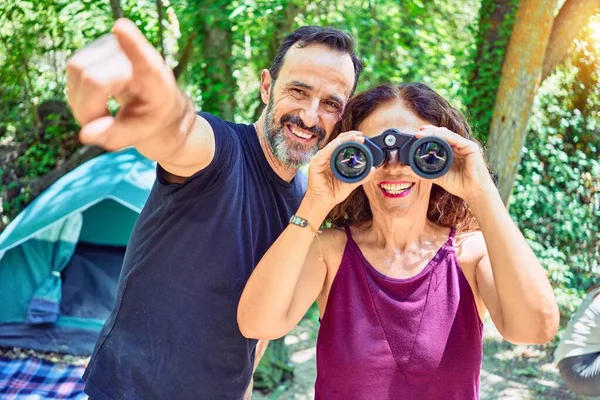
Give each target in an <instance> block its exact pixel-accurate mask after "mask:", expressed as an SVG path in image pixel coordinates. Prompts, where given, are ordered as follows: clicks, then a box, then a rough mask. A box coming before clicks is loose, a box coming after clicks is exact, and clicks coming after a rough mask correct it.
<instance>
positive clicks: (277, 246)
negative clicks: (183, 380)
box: [237, 131, 372, 339]
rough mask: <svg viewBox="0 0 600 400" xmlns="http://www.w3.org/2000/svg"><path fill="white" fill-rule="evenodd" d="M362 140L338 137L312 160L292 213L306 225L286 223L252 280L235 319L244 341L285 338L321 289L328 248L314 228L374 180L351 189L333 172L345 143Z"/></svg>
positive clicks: (357, 134)
mask: <svg viewBox="0 0 600 400" xmlns="http://www.w3.org/2000/svg"><path fill="white" fill-rule="evenodd" d="M363 140H364V138H363V137H362V134H361V133H360V132H356V131H351V132H346V133H343V134H340V135H339V136H338V137H337V138H336V139H335V140H333V141H332V142H331V143H329V144H328V145H327V146H325V147H324V148H323V149H322V150H320V151H319V152H318V153H317V154H316V155H315V156H314V157H313V158H312V160H311V163H310V168H309V171H308V188H307V190H306V195H305V197H304V200H302V203H301V204H300V207H299V208H298V211H297V212H296V215H298V216H300V217H302V218H304V219H306V220H307V221H308V223H309V224H310V226H307V227H300V226H297V225H294V224H290V225H289V226H288V227H287V228H286V229H285V230H284V231H283V233H282V234H281V236H279V238H278V239H277V240H276V241H275V243H274V244H273V245H272V246H271V248H270V249H269V251H267V253H266V254H265V255H264V256H263V258H262V259H261V260H260V263H259V264H258V266H257V267H256V269H255V270H254V272H253V273H252V276H250V279H249V280H248V283H247V284H246V287H245V288H244V292H243V293H242V297H241V299H240V303H239V305H238V314H237V319H238V325H239V327H240V331H241V332H242V334H243V335H244V336H246V337H248V338H256V339H276V338H279V337H281V336H283V335H285V334H286V333H288V332H289V331H290V330H291V329H292V328H293V327H294V326H295V325H296V324H297V323H298V322H299V321H300V319H301V318H302V317H303V316H304V314H305V313H306V311H307V310H308V308H309V307H310V306H311V304H312V303H313V302H314V301H315V300H316V299H317V297H318V295H319V293H320V292H321V291H322V290H323V285H324V283H325V278H326V276H327V267H326V264H325V263H324V262H323V261H321V260H320V258H321V259H322V258H323V256H324V255H326V253H325V252H327V251H329V250H330V249H329V248H326V247H325V246H323V244H324V243H321V238H320V237H319V236H315V235H316V229H318V228H319V226H320V225H321V223H322V221H323V220H324V219H325V217H326V216H327V214H328V213H329V211H330V210H331V209H332V208H333V207H334V206H335V205H336V204H338V203H339V202H341V201H342V200H344V199H345V198H346V197H348V195H349V194H350V193H351V192H352V190H354V189H355V188H356V187H358V186H359V185H360V184H362V183H364V182H367V181H368V180H369V179H370V178H371V177H372V174H371V175H369V177H367V178H366V179H365V180H363V181H361V182H360V183H354V184H348V183H344V182H341V181H339V180H338V179H336V178H334V177H333V174H332V173H331V168H330V166H329V165H330V158H331V154H332V153H333V151H334V150H335V148H337V147H338V146H339V145H340V144H342V143H344V142H347V141H358V142H362V141H363ZM371 173H372V171H371Z"/></svg>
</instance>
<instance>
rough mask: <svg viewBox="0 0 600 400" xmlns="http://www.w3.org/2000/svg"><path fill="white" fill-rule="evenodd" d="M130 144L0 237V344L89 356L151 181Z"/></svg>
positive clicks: (151, 170) (50, 194)
mask: <svg viewBox="0 0 600 400" xmlns="http://www.w3.org/2000/svg"><path fill="white" fill-rule="evenodd" d="M155 175H156V174H155V165H154V163H152V162H151V161H150V160H148V159H146V158H144V157H143V156H141V155H140V154H139V153H138V152H137V151H135V150H134V149H126V150H123V151H120V152H115V153H107V154H103V155H101V156H99V157H96V158H94V159H92V160H90V161H88V162H86V163H85V164H83V165H81V166H79V167H78V168H77V169H75V170H73V171H71V172H70V173H68V174H66V175H65V176H63V177H62V178H61V179H60V180H58V181H57V182H56V183H54V184H53V185H52V186H51V187H50V188H48V189H47V190H46V191H44V192H43V193H42V194H40V195H39V196H38V197H37V198H36V199H35V200H34V201H33V202H31V204H30V205H29V206H28V207H27V208H26V209H25V210H23V212H21V213H20V214H19V215H18V216H17V217H16V218H15V219H14V220H13V221H12V222H11V224H10V225H8V226H7V227H6V229H5V230H4V232H2V234H0V346H3V347H22V348H29V349H34V350H40V351H54V352H60V353H67V354H74V355H87V354H90V353H91V351H92V350H93V346H94V344H95V341H96V339H97V336H98V333H99V330H100V328H101V327H102V325H103V323H104V321H105V320H106V318H107V316H108V314H109V312H110V310H111V309H112V307H113V304H114V301H115V296H116V289H117V281H118V278H119V274H120V270H121V264H122V262H123V256H124V253H125V246H126V244H127V241H128V240H129V236H130V234H131V230H132V229H133V225H134V224H135V221H136V220H137V217H138V215H139V213H140V211H141V209H142V207H143V205H144V203H145V202H146V200H147V198H148V195H149V192H150V189H151V187H152V185H153V182H154V178H155Z"/></svg>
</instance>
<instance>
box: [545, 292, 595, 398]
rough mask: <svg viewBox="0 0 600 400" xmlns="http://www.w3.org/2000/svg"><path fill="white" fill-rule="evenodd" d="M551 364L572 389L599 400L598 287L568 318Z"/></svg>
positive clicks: (589, 293)
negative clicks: (567, 323) (555, 365)
mask: <svg viewBox="0 0 600 400" xmlns="http://www.w3.org/2000/svg"><path fill="white" fill-rule="evenodd" d="M554 362H555V363H557V364H558V369H559V371H560V376H561V377H562V378H563V380H564V381H565V383H566V384H567V386H568V387H569V388H570V389H571V390H573V391H574V392H575V393H578V394H580V395H583V396H591V397H594V398H598V399H600V285H596V286H593V287H592V288H591V289H590V290H589V291H588V294H587V296H586V297H585V298H584V299H583V302H582V303H581V306H579V309H577V312H576V313H575V314H574V315H573V316H572V317H571V320H570V321H569V325H568V326H567V329H566V331H565V333H564V335H563V337H562V338H561V340H560V343H559V344H558V347H557V348H556V351H555V352H554Z"/></svg>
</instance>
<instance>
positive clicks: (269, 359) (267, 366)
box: [254, 338, 294, 391]
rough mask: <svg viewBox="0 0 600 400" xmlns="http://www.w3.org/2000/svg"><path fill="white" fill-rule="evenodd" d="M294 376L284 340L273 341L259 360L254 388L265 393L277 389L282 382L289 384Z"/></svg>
mask: <svg viewBox="0 0 600 400" xmlns="http://www.w3.org/2000/svg"><path fill="white" fill-rule="evenodd" d="M293 374H294V367H293V365H292V363H291V362H290V359H289V355H288V352H287V348H286V347H285V342H284V339H283V338H281V339H277V340H273V341H271V342H270V343H269V347H267V350H266V351H265V354H264V356H263V358H262V359H261V360H260V363H259V367H258V368H257V370H256V372H255V373H254V387H255V388H256V389H261V390H265V391H272V390H274V389H276V388H278V387H279V386H280V385H281V384H282V382H286V381H287V382H289V380H290V379H291V378H292V376H293Z"/></svg>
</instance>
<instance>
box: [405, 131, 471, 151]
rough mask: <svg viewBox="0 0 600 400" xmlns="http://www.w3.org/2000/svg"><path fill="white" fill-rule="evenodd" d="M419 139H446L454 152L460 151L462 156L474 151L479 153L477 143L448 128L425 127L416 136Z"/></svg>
mask: <svg viewBox="0 0 600 400" xmlns="http://www.w3.org/2000/svg"><path fill="white" fill-rule="evenodd" d="M415 136H416V137H417V138H419V139H420V138H422V137H426V136H434V137H439V138H441V139H444V140H445V141H446V142H448V144H449V145H450V146H452V147H453V148H454V150H458V151H459V152H460V153H461V154H468V153H470V152H472V151H477V150H478V149H479V146H478V145H477V143H475V142H473V141H472V140H469V139H467V138H464V137H462V136H460V135H459V134H457V133H454V132H452V131H451V130H449V129H448V128H442V127H437V126H433V125H423V126H421V128H420V129H419V131H418V132H417V133H416V134H415Z"/></svg>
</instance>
